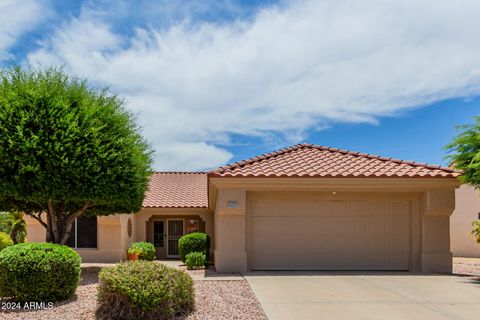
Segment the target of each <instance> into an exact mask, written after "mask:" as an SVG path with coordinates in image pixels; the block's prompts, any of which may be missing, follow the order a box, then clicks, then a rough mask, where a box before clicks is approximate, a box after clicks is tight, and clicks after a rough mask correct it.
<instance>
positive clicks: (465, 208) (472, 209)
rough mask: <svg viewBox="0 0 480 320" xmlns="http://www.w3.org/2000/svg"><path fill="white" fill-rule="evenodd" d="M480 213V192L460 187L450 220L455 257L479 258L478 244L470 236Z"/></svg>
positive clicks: (479, 246)
mask: <svg viewBox="0 0 480 320" xmlns="http://www.w3.org/2000/svg"><path fill="white" fill-rule="evenodd" d="M479 213H480V191H478V190H475V189H474V188H473V187H471V186H468V185H462V186H461V187H460V188H459V189H458V190H457V191H456V206H455V211H454V212H453V214H452V216H451V218H450V233H451V250H452V253H453V255H454V256H456V257H473V258H480V244H478V243H477V242H476V241H475V240H474V239H473V237H472V236H471V235H470V232H471V231H472V222H473V221H476V220H478V214H479Z"/></svg>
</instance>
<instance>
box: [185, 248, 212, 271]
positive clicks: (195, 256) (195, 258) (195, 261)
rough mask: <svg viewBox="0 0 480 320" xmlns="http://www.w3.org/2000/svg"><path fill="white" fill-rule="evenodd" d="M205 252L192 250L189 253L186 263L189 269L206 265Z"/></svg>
mask: <svg viewBox="0 0 480 320" xmlns="http://www.w3.org/2000/svg"><path fill="white" fill-rule="evenodd" d="M206 261H207V259H206V257H205V253H202V252H190V253H189V254H187V257H186V260H185V264H186V265H187V269H188V270H192V269H200V268H203V267H205V266H206Z"/></svg>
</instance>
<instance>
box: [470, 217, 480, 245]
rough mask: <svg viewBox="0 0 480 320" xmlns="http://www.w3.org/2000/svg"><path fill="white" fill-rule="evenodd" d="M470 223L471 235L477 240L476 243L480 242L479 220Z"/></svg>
mask: <svg viewBox="0 0 480 320" xmlns="http://www.w3.org/2000/svg"><path fill="white" fill-rule="evenodd" d="M472 225H473V229H472V235H473V237H474V238H475V240H476V241H477V243H480V221H474V222H473V223H472Z"/></svg>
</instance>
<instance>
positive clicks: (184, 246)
mask: <svg viewBox="0 0 480 320" xmlns="http://www.w3.org/2000/svg"><path fill="white" fill-rule="evenodd" d="M209 250H210V237H209V236H208V235H207V234H206V233H203V232H193V233H189V234H186V235H184V236H183V237H181V238H180V240H179V241H178V251H179V254H180V259H181V260H182V262H184V263H185V262H186V261H187V254H189V253H190V252H202V253H204V254H205V256H206V257H207V258H208V257H209V256H210V254H209Z"/></svg>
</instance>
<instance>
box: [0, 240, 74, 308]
mask: <svg viewBox="0 0 480 320" xmlns="http://www.w3.org/2000/svg"><path fill="white" fill-rule="evenodd" d="M80 263H81V259H80V256H79V255H78V253H76V252H75V251H73V250H72V249H71V248H69V247H67V246H62V245H58V244H52V243H20V244H16V245H13V246H9V247H7V248H5V249H4V250H2V251H0V296H3V297H13V298H15V299H16V300H18V301H37V302H42V301H43V302H53V301H61V300H66V299H68V298H70V297H72V296H73V294H74V293H75V290H76V289H77V286H78V282H79V280H80Z"/></svg>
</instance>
